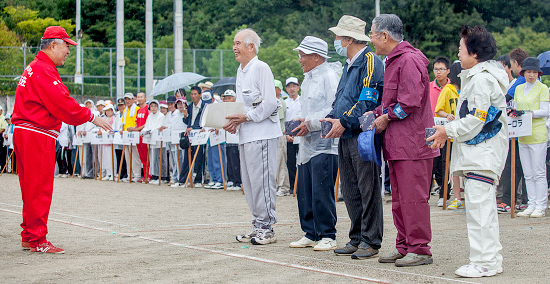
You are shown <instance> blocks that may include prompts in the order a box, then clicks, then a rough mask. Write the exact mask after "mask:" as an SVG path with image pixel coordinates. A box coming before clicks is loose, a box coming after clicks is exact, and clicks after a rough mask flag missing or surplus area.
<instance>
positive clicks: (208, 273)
mask: <svg viewBox="0 0 550 284" xmlns="http://www.w3.org/2000/svg"><path fill="white" fill-rule="evenodd" d="M436 203H437V198H436V197H432V199H431V200H430V204H432V207H431V209H432V214H431V221H432V232H433V240H432V243H431V246H432V253H433V255H434V264H432V265H425V266H420V267H408V268H397V267H395V266H394V265H393V264H381V263H378V261H377V259H376V258H374V259H367V260H353V259H351V258H349V257H345V256H336V255H334V253H333V252H315V251H313V250H312V249H311V248H307V249H293V248H289V247H288V244H289V243H290V242H291V241H295V240H298V239H300V238H301V237H302V236H303V233H302V231H301V229H300V224H299V219H298V210H297V204H296V198H293V197H292V196H286V197H279V198H278V200H277V215H278V218H279V223H277V224H276V225H275V226H274V229H275V232H276V236H277V240H278V241H277V243H275V244H270V245H266V246H254V245H252V244H246V243H238V242H237V241H235V235H237V234H242V233H244V232H248V231H249V229H250V220H251V215H250V213H249V210H248V206H247V204H246V201H245V198H244V196H243V195H242V193H241V192H239V191H227V192H224V191H223V190H211V189H204V188H198V189H188V188H171V187H168V186H165V185H162V186H158V185H144V184H135V183H132V184H128V183H115V182H112V181H95V180H80V179H76V178H75V179H71V178H66V179H62V178H56V179H55V185H54V196H53V202H52V207H51V212H50V220H49V223H48V224H49V226H48V227H49V232H50V233H49V234H48V240H50V241H51V242H52V243H53V244H54V245H56V246H59V247H61V248H63V249H65V250H66V253H65V254H62V255H50V254H38V253H30V252H28V251H22V250H21V249H20V247H19V246H20V237H19V233H20V227H19V223H20V222H21V214H20V213H21V205H22V202H21V194H20V188H19V181H18V179H17V176H15V175H12V174H4V175H2V176H1V177H0V220H1V222H0V246H1V247H3V248H4V249H6V254H4V255H2V256H0V267H1V269H0V279H1V280H0V282H2V283H75V282H79V283H105V282H107V283H136V282H137V283H150V282H160V283H220V282H222V283H251V282H270V283H343V282H346V283H355V282H367V283H368V282H374V283H503V282H506V283H530V284H533V283H548V280H547V279H546V274H547V271H548V268H549V267H550V265H549V260H548V256H547V252H548V248H549V244H548V240H549V237H548V236H549V235H550V234H549V233H550V229H549V226H548V223H549V219H548V218H547V217H545V218H539V219H532V218H515V219H511V218H510V214H503V215H499V222H500V229H501V230H500V236H501V242H502V245H503V250H502V254H503V255H504V273H503V274H500V275H498V276H496V277H489V278H482V279H464V278H459V277H456V276H455V275H454V271H455V270H456V268H458V267H459V266H461V265H463V264H467V263H468V252H469V249H468V238H467V234H466V224H465V219H466V218H465V212H464V211H463V210H457V211H443V210H441V208H438V207H436V206H435V204H436ZM336 206H337V213H338V216H339V217H338V223H337V229H338V234H337V238H338V242H339V245H340V246H343V245H345V243H346V242H347V241H348V238H347V231H348V229H349V219H348V217H347V212H346V208H345V205H344V203H343V202H339V203H337V205H336ZM395 234H396V230H395V227H394V226H393V220H392V216H391V203H385V204H384V241H383V243H382V248H381V250H380V252H381V254H386V253H389V252H391V251H392V250H393V247H394V246H393V245H394V240H395Z"/></svg>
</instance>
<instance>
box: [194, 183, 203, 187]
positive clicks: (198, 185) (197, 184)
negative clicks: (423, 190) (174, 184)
mask: <svg viewBox="0 0 550 284" xmlns="http://www.w3.org/2000/svg"><path fill="white" fill-rule="evenodd" d="M193 187H202V183H195V184H194V185H193Z"/></svg>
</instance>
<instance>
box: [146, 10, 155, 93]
mask: <svg viewBox="0 0 550 284" xmlns="http://www.w3.org/2000/svg"><path fill="white" fill-rule="evenodd" d="M152 90H153V0H146V1H145V95H146V96H148V95H149V94H150V93H151V91H152Z"/></svg>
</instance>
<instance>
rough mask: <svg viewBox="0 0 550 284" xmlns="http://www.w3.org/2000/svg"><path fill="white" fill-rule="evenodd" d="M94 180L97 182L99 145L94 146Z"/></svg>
mask: <svg viewBox="0 0 550 284" xmlns="http://www.w3.org/2000/svg"><path fill="white" fill-rule="evenodd" d="M93 154H94V179H95V180H97V166H96V165H97V145H94V150H93Z"/></svg>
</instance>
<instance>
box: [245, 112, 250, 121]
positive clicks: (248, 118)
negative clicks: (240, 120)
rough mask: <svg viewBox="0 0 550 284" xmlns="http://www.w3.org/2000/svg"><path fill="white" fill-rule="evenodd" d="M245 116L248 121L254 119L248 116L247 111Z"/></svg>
mask: <svg viewBox="0 0 550 284" xmlns="http://www.w3.org/2000/svg"><path fill="white" fill-rule="evenodd" d="M244 116H245V117H246V121H252V119H251V118H250V117H248V113H245V114H244Z"/></svg>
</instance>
